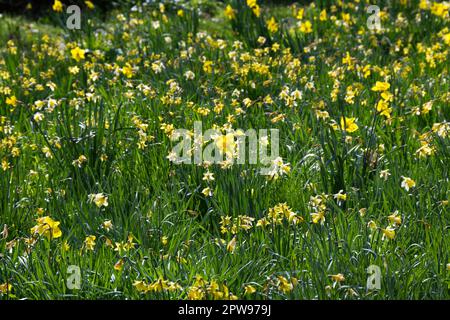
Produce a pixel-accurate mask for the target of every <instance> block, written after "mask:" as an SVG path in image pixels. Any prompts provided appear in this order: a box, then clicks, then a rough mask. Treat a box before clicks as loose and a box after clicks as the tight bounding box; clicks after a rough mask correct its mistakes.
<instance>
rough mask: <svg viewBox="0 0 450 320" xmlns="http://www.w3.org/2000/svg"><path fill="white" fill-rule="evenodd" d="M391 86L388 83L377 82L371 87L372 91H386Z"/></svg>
mask: <svg viewBox="0 0 450 320" xmlns="http://www.w3.org/2000/svg"><path fill="white" fill-rule="evenodd" d="M390 87H391V85H390V84H389V83H388V82H382V81H377V82H376V83H375V85H374V86H373V87H372V91H381V92H382V91H386V90H389V88H390Z"/></svg>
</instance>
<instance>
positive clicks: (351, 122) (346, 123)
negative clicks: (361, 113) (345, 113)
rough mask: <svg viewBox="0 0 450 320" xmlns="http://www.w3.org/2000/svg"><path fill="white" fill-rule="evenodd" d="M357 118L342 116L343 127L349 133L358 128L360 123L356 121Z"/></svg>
mask: <svg viewBox="0 0 450 320" xmlns="http://www.w3.org/2000/svg"><path fill="white" fill-rule="evenodd" d="M355 121H356V118H347V117H341V128H342V129H343V130H345V131H346V132H348V133H352V132H355V131H356V130H358V125H357V124H356V123H355Z"/></svg>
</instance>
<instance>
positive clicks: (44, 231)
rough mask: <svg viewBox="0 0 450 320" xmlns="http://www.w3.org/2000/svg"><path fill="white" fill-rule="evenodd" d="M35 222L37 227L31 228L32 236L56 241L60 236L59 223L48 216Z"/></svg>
mask: <svg viewBox="0 0 450 320" xmlns="http://www.w3.org/2000/svg"><path fill="white" fill-rule="evenodd" d="M36 221H37V225H36V226H34V227H33V228H31V233H32V234H38V235H44V236H46V237H47V238H48V239H56V238H59V237H61V236H62V232H61V229H60V228H59V225H60V222H59V221H55V220H53V219H52V218H50V217H49V216H45V217H41V218H37V219H36Z"/></svg>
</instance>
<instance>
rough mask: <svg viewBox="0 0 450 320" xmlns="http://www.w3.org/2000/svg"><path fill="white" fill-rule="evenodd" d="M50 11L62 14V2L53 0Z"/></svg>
mask: <svg viewBox="0 0 450 320" xmlns="http://www.w3.org/2000/svg"><path fill="white" fill-rule="evenodd" d="M52 9H53V11H55V12H62V11H63V5H62V2H61V1H59V0H55V2H54V3H53V6H52Z"/></svg>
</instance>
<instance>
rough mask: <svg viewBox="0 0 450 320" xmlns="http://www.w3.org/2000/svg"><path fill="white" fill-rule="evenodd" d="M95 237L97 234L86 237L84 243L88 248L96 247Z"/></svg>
mask: <svg viewBox="0 0 450 320" xmlns="http://www.w3.org/2000/svg"><path fill="white" fill-rule="evenodd" d="M95 239H97V237H96V236H93V235H91V236H87V237H86V239H84V245H85V247H86V250H91V251H92V250H94V247H95Z"/></svg>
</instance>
